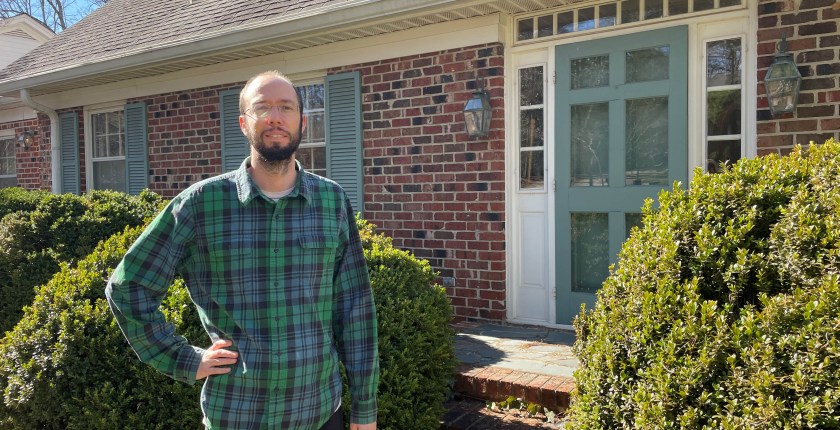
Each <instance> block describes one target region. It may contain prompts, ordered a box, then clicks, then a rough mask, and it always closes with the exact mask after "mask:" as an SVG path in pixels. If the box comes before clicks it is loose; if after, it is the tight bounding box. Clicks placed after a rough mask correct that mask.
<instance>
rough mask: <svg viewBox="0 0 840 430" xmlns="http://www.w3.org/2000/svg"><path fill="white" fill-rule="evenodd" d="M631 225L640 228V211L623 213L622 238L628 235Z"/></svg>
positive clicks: (631, 228)
mask: <svg viewBox="0 0 840 430" xmlns="http://www.w3.org/2000/svg"><path fill="white" fill-rule="evenodd" d="M633 227H639V228H642V214H640V213H625V214H624V238H625V240H626V239H627V238H629V237H630V232H631V231H633Z"/></svg>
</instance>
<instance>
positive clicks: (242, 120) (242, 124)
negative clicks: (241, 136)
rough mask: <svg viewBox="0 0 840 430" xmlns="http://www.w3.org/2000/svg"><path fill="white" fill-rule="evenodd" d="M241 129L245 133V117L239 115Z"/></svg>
mask: <svg viewBox="0 0 840 430" xmlns="http://www.w3.org/2000/svg"><path fill="white" fill-rule="evenodd" d="M239 129H240V130H242V133H245V115H239ZM245 134H246V135H247V134H248V133H245Z"/></svg>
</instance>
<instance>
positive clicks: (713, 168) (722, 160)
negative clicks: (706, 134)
mask: <svg viewBox="0 0 840 430" xmlns="http://www.w3.org/2000/svg"><path fill="white" fill-rule="evenodd" d="M740 158H741V141H740V140H715V141H711V142H709V146H708V149H707V155H706V171H708V172H709V173H719V172H721V171H723V165H724V164H733V163H735V162H736V161H738V160H739V159H740Z"/></svg>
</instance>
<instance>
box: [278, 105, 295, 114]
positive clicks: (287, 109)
mask: <svg viewBox="0 0 840 430" xmlns="http://www.w3.org/2000/svg"><path fill="white" fill-rule="evenodd" d="M280 110H281V111H282V112H283V113H292V112H294V110H295V108H294V106H291V105H285V106H280Z"/></svg>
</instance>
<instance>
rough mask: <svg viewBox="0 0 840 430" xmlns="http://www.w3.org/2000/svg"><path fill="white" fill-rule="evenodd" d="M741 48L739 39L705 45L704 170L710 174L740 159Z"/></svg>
mask: <svg viewBox="0 0 840 430" xmlns="http://www.w3.org/2000/svg"><path fill="white" fill-rule="evenodd" d="M742 45H743V43H742V40H741V38H739V37H736V38H729V39H722V40H714V41H707V42H706V45H705V51H706V52H705V54H706V55H705V58H706V80H705V83H706V85H705V93H706V94H705V95H706V110H705V112H704V114H705V115H704V116H705V121H704V122H705V133H704V136H705V148H704V150H705V155H706V156H705V160H706V163H705V164H706V170H707V171H708V172H711V173H714V172H719V171H720V170H721V167H722V165H724V164H731V163H734V162H735V161H738V159H739V158H741V156H742V155H743V150H742V143H743V142H744V135H743V121H742V111H743V109H742V107H743V106H744V99H743V98H744V94H743V91H742V82H743V78H742V73H743V67H742V65H741V64H742Z"/></svg>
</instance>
